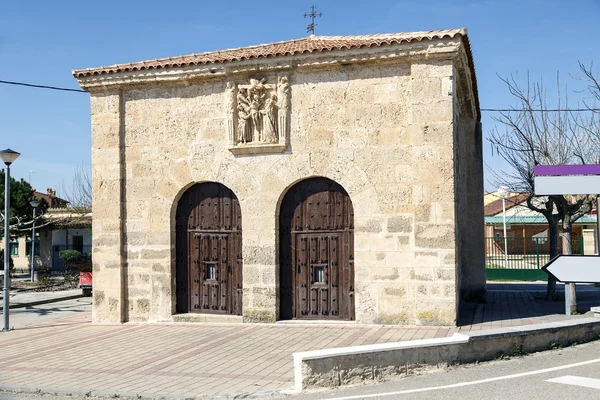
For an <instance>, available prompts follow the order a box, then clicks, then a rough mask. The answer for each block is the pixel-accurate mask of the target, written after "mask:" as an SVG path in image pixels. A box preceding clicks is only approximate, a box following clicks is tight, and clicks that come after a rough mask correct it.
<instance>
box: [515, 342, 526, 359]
mask: <svg viewBox="0 0 600 400" xmlns="http://www.w3.org/2000/svg"><path fill="white" fill-rule="evenodd" d="M526 355H527V353H526V352H524V351H523V346H521V345H519V346H517V347H515V351H514V352H513V356H514V357H523V356H526Z"/></svg>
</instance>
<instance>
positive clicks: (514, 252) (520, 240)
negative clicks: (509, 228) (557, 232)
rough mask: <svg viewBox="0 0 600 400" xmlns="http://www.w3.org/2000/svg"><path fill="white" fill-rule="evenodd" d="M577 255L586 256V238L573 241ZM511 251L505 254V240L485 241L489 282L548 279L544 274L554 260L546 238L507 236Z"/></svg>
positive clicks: (508, 250) (508, 247) (502, 238)
mask: <svg viewBox="0 0 600 400" xmlns="http://www.w3.org/2000/svg"><path fill="white" fill-rule="evenodd" d="M571 243H572V249H573V254H583V239H582V238H581V237H579V236H577V237H574V238H573V239H572V240H571ZM506 248H507V252H506V254H505V252H504V237H502V236H497V237H487V238H485V270H486V277H487V279H488V280H518V281H537V280H546V279H547V277H548V275H547V274H546V273H545V272H544V271H542V270H541V269H540V268H542V267H543V266H544V265H545V264H547V263H548V262H549V261H550V243H549V242H548V239H547V238H545V237H533V236H525V237H507V238H506ZM558 253H559V254H560V253H562V240H561V239H560V238H559V241H558Z"/></svg>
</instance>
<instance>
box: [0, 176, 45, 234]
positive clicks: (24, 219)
mask: <svg viewBox="0 0 600 400" xmlns="http://www.w3.org/2000/svg"><path fill="white" fill-rule="evenodd" d="M4 174H5V172H4V170H1V171H0V228H1V229H0V238H3V237H4V223H5V216H4V189H5V188H4V181H5V175H4ZM33 192H34V191H33V189H32V187H31V185H30V184H29V183H28V182H27V181H25V180H24V179H21V180H16V179H14V178H13V177H11V178H10V223H9V229H10V231H11V232H15V233H17V232H19V231H27V230H28V229H31V225H32V221H33V207H31V204H29V202H30V201H31V200H32V199H33ZM47 208H48V203H47V202H46V201H45V200H43V199H42V201H41V202H40V205H39V206H38V208H37V212H36V213H37V215H41V214H42V213H43V212H45V211H46V209H47ZM36 225H37V224H36Z"/></svg>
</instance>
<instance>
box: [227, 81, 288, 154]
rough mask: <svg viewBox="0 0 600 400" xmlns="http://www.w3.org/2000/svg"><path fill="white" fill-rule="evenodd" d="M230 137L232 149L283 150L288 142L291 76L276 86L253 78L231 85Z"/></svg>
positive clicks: (228, 95)
mask: <svg viewBox="0 0 600 400" xmlns="http://www.w3.org/2000/svg"><path fill="white" fill-rule="evenodd" d="M225 96H226V101H225V104H226V113H227V134H228V139H229V143H230V146H231V148H230V150H232V151H234V152H235V149H243V148H260V147H264V148H266V149H271V150H281V151H283V150H284V149H285V147H286V146H287V143H288V115H289V111H290V107H289V104H290V98H289V97H290V90H289V83H288V77H287V76H286V75H280V76H278V77H277V82H276V83H269V82H267V79H266V78H263V79H260V80H258V79H250V80H249V83H247V84H236V83H235V82H233V81H229V82H227V86H226V90H225Z"/></svg>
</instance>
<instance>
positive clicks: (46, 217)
mask: <svg viewBox="0 0 600 400" xmlns="http://www.w3.org/2000/svg"><path fill="white" fill-rule="evenodd" d="M34 196H35V198H36V199H37V200H39V201H42V200H44V201H46V203H47V204H48V205H49V208H48V209H47V210H46V212H45V213H44V214H43V218H42V220H40V221H38V222H37V223H36V224H37V225H38V227H36V232H35V246H34V253H35V255H34V262H35V269H36V270H38V271H40V270H50V271H51V273H54V274H60V273H62V272H64V270H65V265H64V263H63V261H62V260H61V259H60V257H59V253H60V251H61V250H66V249H74V250H78V251H80V252H81V253H82V254H84V255H87V256H90V257H91V240H92V239H91V213H85V212H80V211H77V210H73V209H71V208H69V207H68V205H69V202H68V201H67V200H65V199H62V198H60V197H57V196H56V190H54V189H52V188H47V189H46V193H42V192H38V191H34ZM31 242H32V238H31V231H27V232H26V233H23V234H21V235H15V236H11V238H10V243H9V252H10V255H11V257H12V259H13V262H14V268H15V273H16V274H29V273H30V264H31V247H32V246H31V244H32V243H31Z"/></svg>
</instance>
